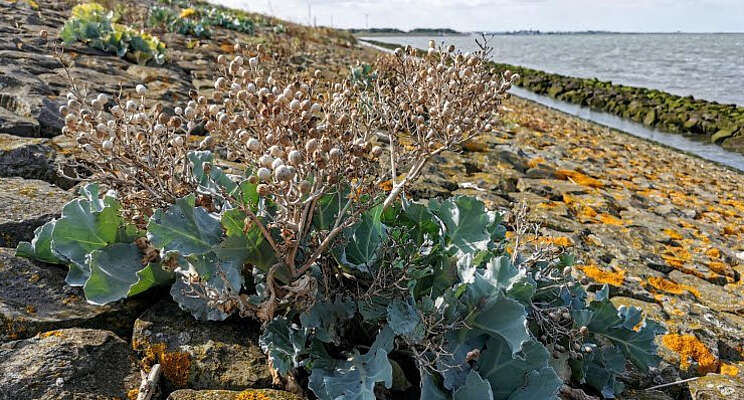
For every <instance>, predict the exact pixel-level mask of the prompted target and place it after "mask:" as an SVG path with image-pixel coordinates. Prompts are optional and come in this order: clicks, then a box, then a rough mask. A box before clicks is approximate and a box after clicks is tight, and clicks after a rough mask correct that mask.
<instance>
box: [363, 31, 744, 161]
mask: <svg viewBox="0 0 744 400" xmlns="http://www.w3.org/2000/svg"><path fill="white" fill-rule="evenodd" d="M366 42H369V43H371V44H374V45H377V46H382V47H385V48H394V47H396V46H395V45H391V44H390V43H384V42H378V41H374V40H366ZM494 65H495V66H496V67H497V68H499V69H504V70H506V69H508V70H511V71H513V72H515V73H518V74H519V75H520V79H519V80H518V81H517V83H516V84H517V85H518V86H520V87H523V88H525V89H527V90H530V91H531V92H534V93H537V94H540V95H543V96H549V97H551V98H554V99H557V100H561V101H565V102H568V103H573V104H578V105H581V106H585V107H589V108H591V109H593V110H596V111H603V112H606V113H610V114H614V115H617V116H618V117H622V118H626V119H630V120H632V121H635V122H638V123H641V124H644V125H646V126H648V127H650V128H656V129H659V130H662V131H665V132H670V133H680V134H684V135H688V136H692V137H699V138H704V139H706V140H710V141H711V142H713V143H718V144H720V145H721V146H722V147H723V148H725V149H727V150H731V151H736V152H739V153H744V107H741V106H737V105H735V104H719V103H716V102H711V101H706V100H701V99H695V98H693V97H692V96H687V97H682V96H677V95H673V94H670V93H666V92H663V91H660V90H654V89H646V88H642V87H634V86H625V85H619V84H614V83H612V82H605V81H600V80H598V79H583V78H575V77H571V76H565V75H560V74H553V73H548V72H544V71H539V70H535V69H531V68H525V67H520V66H515V65H510V64H499V63H495V64H494Z"/></svg>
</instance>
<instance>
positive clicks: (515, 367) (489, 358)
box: [478, 337, 561, 400]
mask: <svg viewBox="0 0 744 400" xmlns="http://www.w3.org/2000/svg"><path fill="white" fill-rule="evenodd" d="M548 357H549V354H548V351H547V349H545V347H544V346H543V345H542V344H540V343H538V342H537V341H535V340H531V341H529V342H527V343H525V344H524V346H523V349H522V352H521V353H520V354H518V355H513V354H512V349H511V348H510V346H509V344H508V343H506V342H505V341H504V340H503V339H501V338H499V337H492V338H491V339H489V340H488V343H487V344H486V349H485V350H484V351H482V352H481V355H480V358H479V359H478V367H479V372H480V374H481V375H482V376H483V377H484V378H486V379H488V381H489V382H491V387H492V388H493V397H494V400H505V399H509V398H510V396H512V395H513V394H514V393H515V392H516V391H517V390H519V389H520V388H522V389H525V388H529V387H530V382H529V380H528V379H527V375H528V373H529V372H531V371H536V370H540V369H542V368H546V367H548ZM551 371H552V369H551ZM553 374H554V375H555V372H553ZM547 377H549V374H548V375H547ZM538 383H539V382H538ZM560 383H561V382H560V380H558V381H557V384H556V383H555V381H552V382H551V381H550V380H546V381H545V382H544V384H545V389H546V390H547V389H549V390H551V391H552V390H555V391H557V390H558V388H560ZM533 385H534V383H533ZM536 389H540V388H536ZM530 390H533V389H530ZM534 398H535V399H538V398H540V399H542V398H541V397H534ZM548 398H549V397H546V399H548Z"/></svg>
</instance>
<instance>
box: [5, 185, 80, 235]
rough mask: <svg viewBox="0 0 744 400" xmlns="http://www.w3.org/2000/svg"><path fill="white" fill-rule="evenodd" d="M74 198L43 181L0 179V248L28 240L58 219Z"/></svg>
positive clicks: (70, 194)
mask: <svg viewBox="0 0 744 400" xmlns="http://www.w3.org/2000/svg"><path fill="white" fill-rule="evenodd" d="M74 198H75V195H74V194H72V193H70V192H66V191H64V190H62V189H60V188H57V187H55V186H52V185H50V184H49V183H47V182H43V181H38V180H32V179H22V178H0V247H15V246H17V245H18V242H20V241H31V239H33V237H34V230H35V229H36V228H38V227H39V226H41V225H43V224H45V223H46V222H47V221H49V220H51V219H52V218H55V217H57V216H59V214H60V212H61V211H62V206H64V205H65V204H66V203H67V202H69V201H70V200H72V199H74Z"/></svg>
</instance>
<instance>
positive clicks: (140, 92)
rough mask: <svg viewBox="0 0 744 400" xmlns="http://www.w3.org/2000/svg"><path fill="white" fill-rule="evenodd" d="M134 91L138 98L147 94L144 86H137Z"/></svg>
mask: <svg viewBox="0 0 744 400" xmlns="http://www.w3.org/2000/svg"><path fill="white" fill-rule="evenodd" d="M134 90H135V91H136V92H137V94H138V95H140V96H144V95H145V94H146V93H147V88H146V87H145V85H137V87H136V88H135V89H134Z"/></svg>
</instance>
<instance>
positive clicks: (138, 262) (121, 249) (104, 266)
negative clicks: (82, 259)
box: [83, 243, 145, 305]
mask: <svg viewBox="0 0 744 400" xmlns="http://www.w3.org/2000/svg"><path fill="white" fill-rule="evenodd" d="M88 257H89V263H88V265H89V266H90V277H89V278H88V280H87V281H86V282H85V285H84V286H83V291H84V292H85V298H86V299H87V300H88V302H89V303H92V304H97V305H103V304H108V303H111V302H114V301H117V300H121V299H123V298H126V297H127V295H128V294H129V292H130V289H131V288H132V286H134V285H135V284H137V282H138V281H139V275H138V272H139V271H141V270H142V269H144V268H145V267H144V266H143V265H142V254H141V253H140V251H139V249H138V248H137V245H135V244H133V243H130V244H125V243H114V244H112V245H109V246H106V247H104V248H102V249H100V250H94V251H93V252H91V253H90V254H89V255H88Z"/></svg>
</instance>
